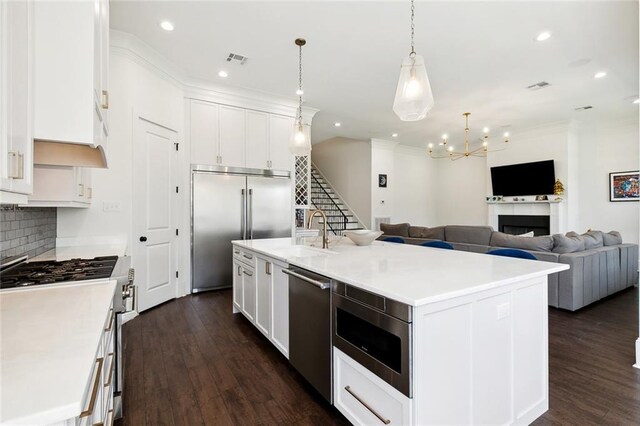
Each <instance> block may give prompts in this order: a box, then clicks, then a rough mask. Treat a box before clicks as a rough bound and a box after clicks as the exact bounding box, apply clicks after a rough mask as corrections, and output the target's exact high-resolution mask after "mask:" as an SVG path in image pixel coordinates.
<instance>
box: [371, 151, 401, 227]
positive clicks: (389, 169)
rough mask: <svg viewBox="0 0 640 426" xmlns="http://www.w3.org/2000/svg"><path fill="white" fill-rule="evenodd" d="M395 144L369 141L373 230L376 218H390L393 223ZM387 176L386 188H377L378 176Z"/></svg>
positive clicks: (396, 184)
mask: <svg viewBox="0 0 640 426" xmlns="http://www.w3.org/2000/svg"><path fill="white" fill-rule="evenodd" d="M396 145H398V143H397V142H390V141H385V140H382V139H372V140H371V181H370V184H371V225H370V229H376V228H375V220H376V218H377V217H390V218H391V222H392V223H394V222H395V219H394V217H393V213H394V211H395V210H394V202H395V198H396V197H395V192H396V188H397V187H398V182H397V180H396V174H395V159H394V157H395V152H394V150H395V147H396ZM381 174H383V175H387V187H386V188H381V187H379V186H378V175H381Z"/></svg>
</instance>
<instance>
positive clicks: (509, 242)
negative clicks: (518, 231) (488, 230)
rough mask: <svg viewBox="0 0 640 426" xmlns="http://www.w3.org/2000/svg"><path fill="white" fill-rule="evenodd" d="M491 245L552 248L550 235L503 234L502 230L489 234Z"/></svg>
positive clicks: (527, 248)
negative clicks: (522, 235) (523, 235)
mask: <svg viewBox="0 0 640 426" xmlns="http://www.w3.org/2000/svg"><path fill="white" fill-rule="evenodd" d="M491 245H492V246H495V247H510V248H517V249H522V250H533V251H545V252H549V251H551V249H553V238H552V237H551V236H550V235H542V236H539V237H521V236H519V235H511V234H505V233H504V232H497V231H496V232H493V233H492V234H491Z"/></svg>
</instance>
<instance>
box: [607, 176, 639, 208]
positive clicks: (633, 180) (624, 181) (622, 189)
mask: <svg viewBox="0 0 640 426" xmlns="http://www.w3.org/2000/svg"><path fill="white" fill-rule="evenodd" d="M639 177H640V173H639V172H638V170H636V171H634V172H616V173H609V201H615V202H617V201H638V200H640V190H639V189H638V178H639Z"/></svg>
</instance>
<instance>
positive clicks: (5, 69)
mask: <svg viewBox="0 0 640 426" xmlns="http://www.w3.org/2000/svg"><path fill="white" fill-rule="evenodd" d="M32 70H33V3H32V2H27V1H24V2H5V1H2V2H0V94H1V96H0V99H1V102H0V203H11V204H18V203H23V202H25V201H26V199H27V195H26V194H30V193H31V192H32V188H33V180H32V179H33V170H32V157H33V139H32V108H33V103H32V99H33V84H32V79H33V72H32Z"/></svg>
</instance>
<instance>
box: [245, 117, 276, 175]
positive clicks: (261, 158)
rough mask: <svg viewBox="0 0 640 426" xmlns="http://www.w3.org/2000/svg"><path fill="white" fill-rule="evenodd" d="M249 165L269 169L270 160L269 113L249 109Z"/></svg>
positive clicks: (247, 146)
mask: <svg viewBox="0 0 640 426" xmlns="http://www.w3.org/2000/svg"><path fill="white" fill-rule="evenodd" d="M246 119H247V133H246V151H247V162H246V165H247V167H250V168H254V169H267V168H269V167H270V160H269V114H266V113H264V112H258V111H251V110H247V115H246Z"/></svg>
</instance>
